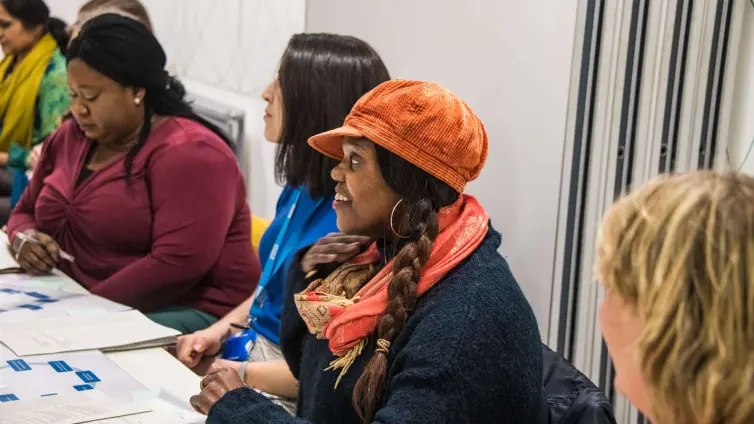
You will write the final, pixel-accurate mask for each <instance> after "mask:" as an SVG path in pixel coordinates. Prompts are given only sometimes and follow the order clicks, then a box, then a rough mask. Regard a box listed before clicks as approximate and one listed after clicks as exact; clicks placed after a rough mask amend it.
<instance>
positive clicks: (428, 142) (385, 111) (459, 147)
mask: <svg viewBox="0 0 754 424" xmlns="http://www.w3.org/2000/svg"><path fill="white" fill-rule="evenodd" d="M343 137H353V138H362V137H363V138H367V139H369V140H371V141H372V142H374V143H376V144H379V145H380V146H382V147H384V148H386V149H387V150H389V151H390V152H392V153H394V154H396V155H398V156H400V157H401V158H403V159H405V160H407V161H409V162H411V163H413V164H414V165H416V166H418V167H419V168H421V169H423V170H424V171H426V172H427V173H429V174H430V175H432V176H434V177H435V178H437V179H439V180H441V181H443V182H445V183H446V184H448V185H449V186H450V187H452V188H453V189H455V190H456V191H458V192H459V193H463V190H464V188H465V187H466V184H467V183H468V182H469V181H472V180H474V179H475V178H477V177H478V176H479V173H480V172H481V171H482V167H483V166H484V162H485V161H486V160H487V152H488V149H489V140H488V138H487V131H486V130H485V129H484V124H482V121H481V120H480V119H479V118H478V117H477V116H476V115H475V114H474V112H472V111H471V108H469V106H468V105H466V103H464V102H463V101H461V99H459V98H458V97H456V95H454V94H453V93H451V92H450V91H448V90H447V89H445V88H443V87H441V86H440V85H438V84H435V83H431V82H424V81H406V80H390V81H387V82H384V83H382V84H380V85H379V86H377V87H376V88H375V89H373V90H372V91H370V92H368V93H367V94H365V95H364V96H362V97H361V99H359V101H358V102H356V105H354V107H353V109H351V113H349V114H348V116H347V117H346V120H345V122H344V124H343V126H342V127H340V128H337V129H334V130H332V131H328V132H325V133H322V134H318V135H315V136H313V137H311V138H310V139H309V144H310V145H311V146H312V147H313V148H314V149H316V150H318V151H319V152H321V153H323V154H325V155H327V156H330V157H332V158H335V159H338V160H342V159H343Z"/></svg>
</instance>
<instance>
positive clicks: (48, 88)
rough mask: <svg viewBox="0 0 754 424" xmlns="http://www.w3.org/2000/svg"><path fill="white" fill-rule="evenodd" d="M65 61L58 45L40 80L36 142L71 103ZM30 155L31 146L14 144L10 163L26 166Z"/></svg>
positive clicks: (10, 153)
mask: <svg viewBox="0 0 754 424" xmlns="http://www.w3.org/2000/svg"><path fill="white" fill-rule="evenodd" d="M66 65H67V64H66V60H65V57H64V56H63V53H62V52H61V51H60V49H56V50H55V53H53V55H52V57H51V58H50V64H49V65H48V66H47V70H46V71H45V75H44V78H42V82H41V83H40V84H39V93H38V94H37V105H36V111H35V117H34V135H33V140H32V145H34V146H36V145H37V144H39V143H41V142H43V141H44V140H45V139H46V138H47V136H49V135H50V134H52V133H53V132H54V131H55V130H56V129H57V128H58V126H60V120H61V119H62V117H63V115H65V114H66V112H68V109H69V108H70V106H71V99H70V95H69V94H68V81H67V72H66ZM28 156H29V151H28V150H26V149H24V148H23V147H21V146H19V145H18V144H15V143H14V144H12V145H11V146H10V150H9V151H8V167H11V168H17V169H18V168H20V169H26V168H27V162H26V160H27V158H28Z"/></svg>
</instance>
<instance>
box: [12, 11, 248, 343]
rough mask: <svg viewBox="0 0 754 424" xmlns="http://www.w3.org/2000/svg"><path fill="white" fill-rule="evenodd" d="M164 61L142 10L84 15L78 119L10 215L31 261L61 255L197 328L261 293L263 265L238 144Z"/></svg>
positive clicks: (51, 260) (15, 242)
mask: <svg viewBox="0 0 754 424" xmlns="http://www.w3.org/2000/svg"><path fill="white" fill-rule="evenodd" d="M165 61H166V58H165V53H164V51H163V50H162V47H161V46H160V44H159V42H158V41H157V40H156V39H155V37H154V36H153V35H152V33H151V32H150V31H149V30H148V29H147V27H146V26H144V25H143V24H141V23H139V22H137V21H134V20H132V19H129V18H125V17H123V16H119V15H114V14H107V15H102V16H99V17H97V18H94V19H92V20H91V21H89V22H88V23H87V24H86V25H84V27H83V28H82V30H81V33H80V34H79V36H78V37H77V38H76V39H75V40H74V41H73V42H72V43H71V46H70V47H69V57H68V83H69V86H70V91H71V112H72V114H73V117H74V118H75V119H73V120H68V121H67V122H66V123H64V124H63V126H62V127H61V128H60V130H59V131H58V132H57V133H55V134H54V135H53V136H52V137H51V138H50V139H49V141H48V142H47V143H46V144H45V148H44V150H43V153H42V160H41V163H40V165H39V167H38V168H37V169H36V171H35V173H34V177H33V178H32V181H31V183H30V185H29V189H28V190H27V191H26V193H25V195H24V196H23V197H22V198H21V201H20V203H19V205H18V207H17V208H16V210H15V211H14V212H13V214H12V216H11V219H10V223H9V225H8V227H9V231H10V234H11V240H12V246H13V249H14V250H15V252H16V255H17V258H18V262H19V264H20V265H21V266H22V267H23V268H24V269H25V270H26V271H27V272H29V273H32V274H41V273H47V272H49V271H50V270H51V269H52V268H53V267H60V269H61V270H63V271H64V272H65V273H67V274H68V275H70V276H71V277H73V278H74V279H76V280H77V281H78V282H80V283H81V284H83V285H84V286H85V287H87V288H88V289H89V290H90V291H91V292H92V293H93V294H97V295H100V296H103V297H106V298H108V299H111V300H114V301H116V302H120V303H123V304H126V305H129V306H132V307H134V308H138V309H140V310H142V311H144V312H147V313H149V314H148V315H149V316H150V317H151V318H152V319H154V320H155V321H157V322H159V323H161V324H163V325H167V326H170V327H173V328H176V329H178V330H180V331H182V332H184V333H191V332H193V331H196V330H199V329H201V328H205V327H207V326H208V325H210V324H212V323H213V322H214V321H215V320H216V319H217V317H218V316H223V315H225V314H226V313H228V312H230V311H231V310H232V309H233V308H234V307H235V306H237V305H238V304H240V303H241V302H243V301H244V300H245V299H246V298H247V297H249V296H250V295H251V293H252V292H253V291H254V288H255V286H256V284H257V280H258V278H259V273H260V269H259V262H258V260H257V258H256V255H255V254H254V252H253V251H252V248H251V241H250V213H249V206H248V204H247V201H246V188H245V185H244V181H243V175H242V173H241V170H240V168H239V165H238V162H237V161H236V158H235V156H234V154H233V151H232V150H231V148H230V147H229V144H230V143H229V142H228V141H227V140H226V139H225V137H224V136H223V135H222V134H221V132H220V131H219V130H217V128H216V127H214V126H213V125H211V124H209V123H208V122H206V121H204V120H203V119H201V118H199V117H198V116H196V115H195V114H194V113H193V112H192V110H191V108H190V106H189V105H188V104H187V103H186V102H185V101H184V100H183V95H184V94H185V93H184V90H183V88H182V87H181V85H180V84H179V83H178V82H177V81H176V80H175V79H173V78H170V77H169V76H168V74H167V72H166V71H165V70H164V66H165ZM63 252H65V253H68V254H70V255H72V256H73V257H74V258H75V259H74V261H69V260H66V259H65V256H66V255H65V254H63Z"/></svg>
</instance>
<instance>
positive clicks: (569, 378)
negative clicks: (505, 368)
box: [542, 346, 615, 424]
mask: <svg viewBox="0 0 754 424" xmlns="http://www.w3.org/2000/svg"><path fill="white" fill-rule="evenodd" d="M542 359H543V360H544V362H543V363H544V373H543V376H542V382H543V384H544V386H545V391H546V392H547V403H548V404H549V405H550V424H615V417H614V416H613V407H612V405H611V404H610V402H609V401H608V400H607V398H606V397H605V395H604V393H602V391H601V390H600V389H599V388H598V387H597V386H595V385H594V383H592V382H591V381H590V380H589V378H587V377H586V376H585V375H584V374H582V373H581V372H579V370H578V369H576V367H574V366H573V365H571V363H570V362H568V361H567V360H566V359H565V358H563V357H562V356H561V355H559V354H558V353H555V352H553V351H552V350H550V349H549V348H548V347H547V346H543V347H542Z"/></svg>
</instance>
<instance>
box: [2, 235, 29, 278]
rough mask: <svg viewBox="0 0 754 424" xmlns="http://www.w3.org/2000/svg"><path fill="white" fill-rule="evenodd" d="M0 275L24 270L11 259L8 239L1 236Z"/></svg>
mask: <svg viewBox="0 0 754 424" xmlns="http://www.w3.org/2000/svg"><path fill="white" fill-rule="evenodd" d="M0 240H1V241H2V242H0V274H7V273H14V272H23V271H24V270H23V269H21V267H20V266H19V265H18V262H16V259H15V258H14V257H13V256H14V255H13V251H12V250H11V248H10V244H9V243H8V237H7V236H6V235H5V234H3V235H2V236H0Z"/></svg>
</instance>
